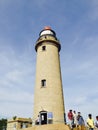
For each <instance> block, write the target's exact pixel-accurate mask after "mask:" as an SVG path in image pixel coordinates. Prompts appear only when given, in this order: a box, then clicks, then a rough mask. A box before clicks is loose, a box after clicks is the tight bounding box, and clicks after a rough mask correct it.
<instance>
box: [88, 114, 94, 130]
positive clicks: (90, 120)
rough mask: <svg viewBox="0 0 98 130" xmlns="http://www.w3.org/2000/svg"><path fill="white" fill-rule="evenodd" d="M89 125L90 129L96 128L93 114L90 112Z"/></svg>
mask: <svg viewBox="0 0 98 130" xmlns="http://www.w3.org/2000/svg"><path fill="white" fill-rule="evenodd" d="M87 125H88V127H89V130H94V120H93V118H92V114H88V119H87Z"/></svg>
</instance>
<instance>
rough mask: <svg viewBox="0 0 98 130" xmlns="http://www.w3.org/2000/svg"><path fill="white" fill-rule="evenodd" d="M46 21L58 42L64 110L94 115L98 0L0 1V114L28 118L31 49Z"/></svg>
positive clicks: (97, 89)
mask: <svg viewBox="0 0 98 130" xmlns="http://www.w3.org/2000/svg"><path fill="white" fill-rule="evenodd" d="M46 25H49V26H51V28H52V29H53V30H54V31H55V32H56V35H57V37H58V39H59V40H60V43H61V46H62V48H61V51H60V61H61V71H62V81H63V90H64V100H65V110H66V113H67V112H68V110H69V109H73V110H76V111H80V112H81V113H82V115H83V116H84V118H85V119H86V118H87V115H88V113H92V115H93V117H94V118H95V116H96V115H98V108H97V107H98V0H49V1H48V0H0V60H1V61H0V118H2V117H7V118H10V117H13V116H15V115H16V116H19V117H32V114H33V96H34V83H35V69H36V52H35V49H34V46H35V43H36V40H37V38H38V37H39V33H40V31H41V30H42V29H43V28H44V26H46Z"/></svg>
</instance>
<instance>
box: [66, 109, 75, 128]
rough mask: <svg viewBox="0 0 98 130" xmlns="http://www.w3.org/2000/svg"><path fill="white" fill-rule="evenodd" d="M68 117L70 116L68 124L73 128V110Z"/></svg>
mask: <svg viewBox="0 0 98 130" xmlns="http://www.w3.org/2000/svg"><path fill="white" fill-rule="evenodd" d="M67 116H68V120H69V121H68V122H69V125H70V127H71V128H72V126H73V123H74V120H73V113H72V110H69V112H68V115H67Z"/></svg>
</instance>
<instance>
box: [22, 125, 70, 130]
mask: <svg viewBox="0 0 98 130" xmlns="http://www.w3.org/2000/svg"><path fill="white" fill-rule="evenodd" d="M22 130H70V128H69V126H68V125H65V124H49V125H36V126H32V127H29V128H24V129H22Z"/></svg>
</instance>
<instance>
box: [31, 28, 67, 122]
mask: <svg viewBox="0 0 98 130" xmlns="http://www.w3.org/2000/svg"><path fill="white" fill-rule="evenodd" d="M60 49H61V45H60V42H59V40H58V39H57V37H56V33H55V32H54V31H53V30H52V29H51V28H50V27H48V26H47V27H45V28H44V29H43V30H42V31H41V32H40V33H39V38H38V40H37V41H36V45H35V50H36V53H37V62H36V78H35V92H34V111H33V118H34V119H35V120H36V119H37V117H38V116H39V120H40V122H39V123H40V124H57V123H65V110H64V97H63V88H62V77H61V69H60V55H59V52H60Z"/></svg>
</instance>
